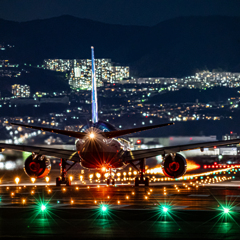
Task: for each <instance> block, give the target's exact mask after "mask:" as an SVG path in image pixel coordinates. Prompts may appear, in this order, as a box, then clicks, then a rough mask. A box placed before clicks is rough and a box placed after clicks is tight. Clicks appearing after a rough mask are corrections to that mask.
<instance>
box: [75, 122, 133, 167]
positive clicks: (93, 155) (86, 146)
mask: <svg viewBox="0 0 240 240" xmlns="http://www.w3.org/2000/svg"><path fill="white" fill-rule="evenodd" d="M102 126H103V124H102V123H100V129H99V126H97V127H90V128H88V129H87V130H86V132H88V134H87V136H86V137H85V138H84V139H78V140H77V141H76V150H77V152H78V154H79V157H80V159H81V165H82V166H83V167H85V168H88V169H103V168H105V169H106V170H108V169H110V168H111V169H117V168H122V167H123V166H124V165H126V164H125V163H124V162H123V161H122V160H121V157H122V155H123V154H124V152H125V151H128V150H130V143H129V142H128V141H127V140H125V139H123V138H118V139H115V138H105V137H103V136H102V135H100V134H98V133H99V132H102V131H101V127H102ZM104 126H106V125H105V123H104ZM105 130H106V128H105Z"/></svg>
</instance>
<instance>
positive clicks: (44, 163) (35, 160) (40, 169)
mask: <svg viewBox="0 0 240 240" xmlns="http://www.w3.org/2000/svg"><path fill="white" fill-rule="evenodd" d="M23 167H24V171H25V173H26V174H27V175H28V176H29V177H32V178H43V177H46V176H47V175H48V173H49V172H50V170H51V162H50V160H49V159H47V158H46V157H45V156H42V155H38V154H32V155H30V156H29V157H28V158H27V159H26V161H25V163H24V166H23Z"/></svg>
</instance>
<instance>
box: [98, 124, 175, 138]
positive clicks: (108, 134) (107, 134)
mask: <svg viewBox="0 0 240 240" xmlns="http://www.w3.org/2000/svg"><path fill="white" fill-rule="evenodd" d="M173 124H174V123H164V124H159V125H154V126H148V127H140V128H131V129H124V130H118V131H112V132H102V133H101V134H102V136H103V137H105V138H114V137H119V136H123V135H127V134H131V133H136V132H142V131H146V130H150V129H154V128H160V127H165V126H169V125H173Z"/></svg>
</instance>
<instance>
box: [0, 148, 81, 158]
mask: <svg viewBox="0 0 240 240" xmlns="http://www.w3.org/2000/svg"><path fill="white" fill-rule="evenodd" d="M4 149H13V150H17V151H22V152H34V153H37V154H40V155H46V156H53V157H57V158H63V159H67V160H70V161H73V162H80V158H79V155H78V152H77V151H74V150H66V149H57V148H45V147H34V146H26V145H15V144H5V143H0V150H2V151H3V150H4Z"/></svg>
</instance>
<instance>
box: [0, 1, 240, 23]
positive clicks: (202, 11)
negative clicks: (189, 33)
mask: <svg viewBox="0 0 240 240" xmlns="http://www.w3.org/2000/svg"><path fill="white" fill-rule="evenodd" d="M239 9H240V0H1V1H0V18H3V19H7V20H14V21H29V20H34V19H44V18H50V17H56V16H61V15H65V14H68V15H72V16H76V17H79V18H87V19H92V20H97V21H101V22H106V23H116V24H124V25H148V26H151V25H155V24H157V23H159V22H161V21H164V20H167V19H171V18H174V17H178V16H209V15H223V16H240V11H239Z"/></svg>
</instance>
